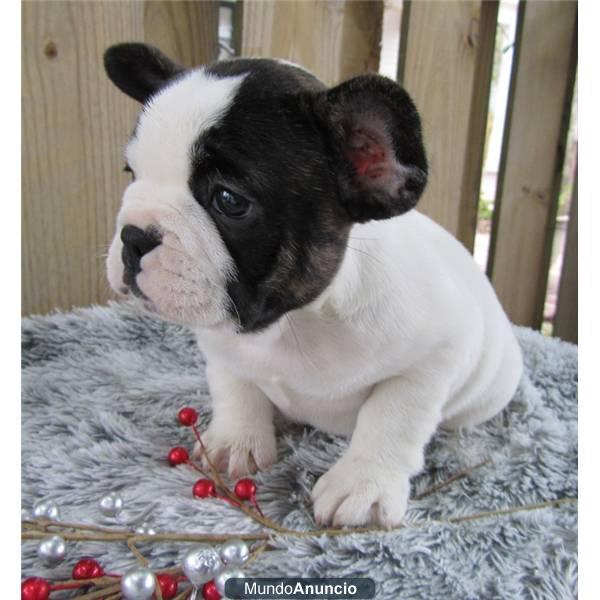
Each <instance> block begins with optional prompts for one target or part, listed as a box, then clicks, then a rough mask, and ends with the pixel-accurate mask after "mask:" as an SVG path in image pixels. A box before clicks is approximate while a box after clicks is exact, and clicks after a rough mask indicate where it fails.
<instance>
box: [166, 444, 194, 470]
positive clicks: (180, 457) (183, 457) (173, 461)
mask: <svg viewBox="0 0 600 600" xmlns="http://www.w3.org/2000/svg"><path fill="white" fill-rule="evenodd" d="M167 459H168V461H169V464H170V465H171V466H172V467H176V466H177V465H182V464H183V463H186V462H187V461H188V460H190V455H189V454H188V451H187V450H186V449H185V448H182V447H181V446H177V447H176V448H171V450H169V454H168V456H167Z"/></svg>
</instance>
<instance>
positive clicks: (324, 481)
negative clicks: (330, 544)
mask: <svg viewBox="0 0 600 600" xmlns="http://www.w3.org/2000/svg"><path fill="white" fill-rule="evenodd" d="M409 492H410V484H409V477H408V474H407V473H406V472H404V471H401V470H397V469H394V468H389V469H387V468H385V469H384V468H382V467H381V466H379V465H378V464H377V463H375V462H374V461H372V460H369V459H364V458H360V457H356V456H354V457H353V456H351V455H344V456H342V458H340V460H338V462H337V463H336V464H335V465H333V467H331V469H329V471H327V472H326V473H325V474H324V475H323V476H321V478H320V479H319V481H317V483H316V485H315V487H314V488H313V491H312V500H313V503H314V513H315V521H316V522H317V523H318V524H319V525H325V524H328V523H333V525H334V526H341V525H351V526H357V525H365V524H367V523H378V524H379V525H382V526H383V527H386V528H388V529H390V528H392V527H396V526H398V525H400V523H401V520H402V517H403V516H404V513H405V512H406V505H407V503H408V495H409Z"/></svg>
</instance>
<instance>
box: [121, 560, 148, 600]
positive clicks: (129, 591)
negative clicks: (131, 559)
mask: <svg viewBox="0 0 600 600" xmlns="http://www.w3.org/2000/svg"><path fill="white" fill-rule="evenodd" d="M155 588H156V580H155V579H154V574H153V573H152V571H151V570H150V569H146V568H144V567H135V568H134V569H131V570H130V571H127V573H125V574H124V575H123V577H121V593H122V594H123V597H124V598H126V599H127V600H148V599H149V598H152V595H153V594H154V590H155Z"/></svg>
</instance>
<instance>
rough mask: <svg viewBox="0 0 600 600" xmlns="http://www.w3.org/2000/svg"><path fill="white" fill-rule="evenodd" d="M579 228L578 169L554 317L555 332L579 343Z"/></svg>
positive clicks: (562, 337)
mask: <svg viewBox="0 0 600 600" xmlns="http://www.w3.org/2000/svg"><path fill="white" fill-rule="evenodd" d="M577 229H578V207H577V171H576V172H575V181H574V183H573V196H572V198H571V210H570V213H569V226H568V228H567V241H566V243H565V254H564V258H563V266H562V273H561V276H560V286H559V289H558V303H557V306H556V316H555V318H554V331H553V334H554V335H555V336H556V337H559V338H561V339H563V340H565V341H567V342H573V343H574V344H577V341H578V335H577V326H578V317H577V300H578V294H577V282H578V277H577V265H578V261H577V239H578V236H577Z"/></svg>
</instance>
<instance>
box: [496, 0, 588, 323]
mask: <svg viewBox="0 0 600 600" xmlns="http://www.w3.org/2000/svg"><path fill="white" fill-rule="evenodd" d="M518 18H519V21H518V24H517V39H516V42H515V62H514V63H513V77H512V80H511V90H510V93H509V108H508V111H507V114H508V116H507V121H506V127H505V132H504V141H503V150H502V158H501V164H500V172H499V174H498V188H497V193H496V203H495V209H494V224H493V230H492V241H491V246H490V260H489V264H488V274H489V275H490V277H491V280H492V283H493V285H494V288H495V289H496V292H497V294H498V297H499V298H500V301H501V302H502V304H503V306H504V308H505V310H506V311H507V313H508V316H509V317H510V319H511V320H512V321H513V322H514V323H517V324H519V325H527V326H530V327H535V328H539V327H540V325H541V321H542V318H543V307H544V297H545V293H546V284H547V278H548V268H549V261H550V251H551V245H552V235H553V230H554V222H555V219H556V210H557V204H558V193H559V187H560V178H561V172H562V164H563V160H564V152H565V139H566V134H567V129H568V119H569V115H570V109H571V99H572V94H573V84H574V80H575V70H576V60H577V55H576V52H577V46H576V43H577V40H576V37H577V35H576V34H577V31H576V25H577V23H576V22H577V3H575V2H569V1H556V2H528V3H522V4H521V6H520V8H519V17H518Z"/></svg>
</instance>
